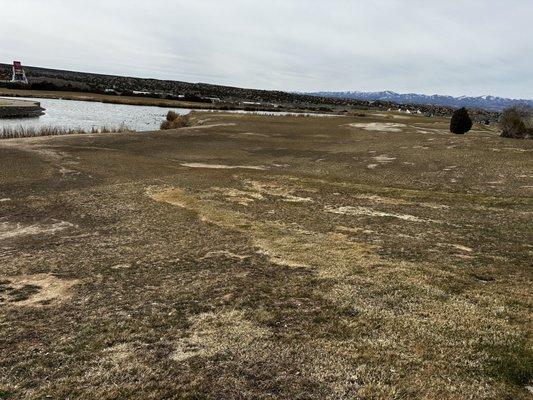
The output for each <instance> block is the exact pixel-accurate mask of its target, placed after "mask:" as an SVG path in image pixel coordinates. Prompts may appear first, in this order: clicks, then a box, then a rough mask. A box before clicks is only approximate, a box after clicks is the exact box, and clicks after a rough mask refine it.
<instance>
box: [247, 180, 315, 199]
mask: <svg viewBox="0 0 533 400" xmlns="http://www.w3.org/2000/svg"><path fill="white" fill-rule="evenodd" d="M245 186H246V187H247V188H248V189H249V190H250V191H252V192H255V193H257V194H259V195H262V196H263V195H266V196H273V197H280V198H281V199H282V201H286V202H289V203H311V202H313V199H311V198H310V197H301V196H297V195H295V194H294V193H295V192H296V189H294V188H289V187H286V186H280V185H277V184H274V183H270V182H259V181H252V180H247V181H245Z"/></svg>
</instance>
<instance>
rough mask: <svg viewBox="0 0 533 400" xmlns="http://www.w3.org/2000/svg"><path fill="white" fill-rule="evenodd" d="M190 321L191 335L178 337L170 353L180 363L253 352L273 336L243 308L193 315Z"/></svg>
mask: <svg viewBox="0 0 533 400" xmlns="http://www.w3.org/2000/svg"><path fill="white" fill-rule="evenodd" d="M189 322H190V324H191V325H190V327H189V332H191V335H190V336H188V337H185V338H180V339H178V340H177V341H176V343H175V348H174V351H173V352H172V353H171V355H170V358H171V359H172V360H174V361H176V362H179V363H181V362H185V361H187V360H188V359H190V358H192V357H213V356H215V355H217V354H228V355H231V356H244V355H245V354H244V353H250V354H253V352H254V350H255V348H256V346H257V345H258V343H259V342H261V341H266V340H268V338H269V336H270V332H269V331H268V330H267V329H265V328H262V327H259V326H258V325H256V324H255V323H253V322H252V321H249V320H247V319H246V318H245V317H244V315H243V313H242V312H240V311H224V312H220V313H216V314H215V313H203V314H200V315H198V316H195V317H193V318H190V320H189Z"/></svg>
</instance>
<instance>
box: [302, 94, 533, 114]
mask: <svg viewBox="0 0 533 400" xmlns="http://www.w3.org/2000/svg"><path fill="white" fill-rule="evenodd" d="M306 94H309V95H313V96H320V97H330V98H336V99H353V100H367V101H377V100H380V101H390V102H393V103H398V104H429V105H438V106H448V107H469V108H481V109H484V110H489V111H501V110H503V109H504V108H507V107H510V106H515V105H526V106H530V107H533V100H516V99H506V98H503V97H495V96H478V97H468V96H461V97H452V96H442V95H438V94H435V95H431V96H430V95H425V94H416V93H407V94H400V93H396V92H391V91H386V92H314V93H306Z"/></svg>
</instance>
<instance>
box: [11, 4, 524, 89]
mask: <svg viewBox="0 0 533 400" xmlns="http://www.w3.org/2000/svg"><path fill="white" fill-rule="evenodd" d="M15 59H17V60H18V59H20V60H21V61H22V62H23V64H26V65H34V66H42V67H49V68H58V69H69V70H76V71H84V72H95V73H106V74H115V75H125V76H138V77H145V78H158V79H172V80H183V81H188V82H206V83H214V84H221V85H231V86H240V87H250V88H261V89H275V90H287V91H348V90H359V91H381V90H393V91H396V92H400V93H411V92H413V93H425V94H435V93H438V94H448V95H453V96H460V95H469V96H470V95H487V94H490V95H497V96H504V97H512V98H526V99H533V0H505V1H504V0H320V1H319V0H268V1H265V0H91V1H85V0H46V1H44V0H0V62H5V63H10V62H11V61H12V60H15Z"/></svg>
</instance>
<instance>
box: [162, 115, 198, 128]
mask: <svg viewBox="0 0 533 400" xmlns="http://www.w3.org/2000/svg"><path fill="white" fill-rule="evenodd" d="M190 125H191V116H190V114H186V115H179V114H177V113H175V112H174V111H169V112H168V113H167V117H166V119H165V121H163V122H162V123H161V126H160V128H161V130H167V129H178V128H184V127H186V126H190Z"/></svg>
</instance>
